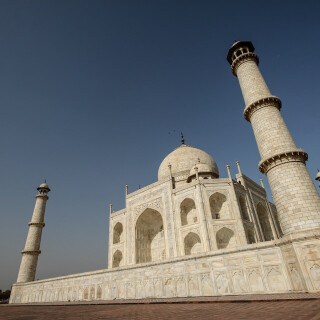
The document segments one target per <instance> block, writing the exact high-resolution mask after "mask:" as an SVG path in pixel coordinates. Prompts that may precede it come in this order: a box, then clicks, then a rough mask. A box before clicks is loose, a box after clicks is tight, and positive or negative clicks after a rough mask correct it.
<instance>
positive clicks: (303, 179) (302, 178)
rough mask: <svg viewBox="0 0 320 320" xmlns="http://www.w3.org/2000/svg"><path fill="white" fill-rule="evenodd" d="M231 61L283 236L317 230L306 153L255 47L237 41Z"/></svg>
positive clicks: (318, 211)
mask: <svg viewBox="0 0 320 320" xmlns="http://www.w3.org/2000/svg"><path fill="white" fill-rule="evenodd" d="M227 60H228V62H229V63H230V65H231V72H232V73H233V74H234V75H235V76H236V77H238V80H239V83H240V87H241V90H242V95H243V98H244V102H245V109H244V118H245V119H246V120H247V121H249V122H250V123H251V125H252V128H253V131H254V135H255V138H256V141H257V145H258V148H259V152H260V156H261V161H260V163H259V170H260V171H261V172H262V173H265V174H266V175H267V177H268V181H269V184H270V188H271V192H272V196H273V200H274V202H275V204H276V207H277V211H278V215H279V220H280V224H281V228H282V231H283V233H284V235H291V236H293V233H296V232H298V233H299V232H301V233H302V234H301V235H303V234H304V235H307V233H308V232H307V230H312V232H310V234H313V233H315V232H319V230H320V197H319V194H318V192H317V190H316V187H315V185H314V184H313V182H312V179H311V177H310V175H309V173H308V171H307V169H306V165H305V162H306V160H307V159H308V155H307V153H306V152H305V151H303V150H302V149H298V148H297V146H296V144H295V143H294V141H293V138H292V136H291V134H290V132H289V130H288V128H287V126H286V124H285V122H284V120H283V118H282V116H281V113H280V108H281V100H280V99H279V98H277V97H275V96H273V95H272V94H271V93H270V90H269V88H268V86H267V84H266V83H265V81H264V79H263V77H262V75H261V73H260V70H259V68H258V64H259V58H258V56H257V55H256V54H255V53H254V46H253V45H252V43H251V42H249V41H237V42H235V43H234V44H233V46H232V47H231V48H230V49H229V52H228V56H227ZM296 236H298V234H296Z"/></svg>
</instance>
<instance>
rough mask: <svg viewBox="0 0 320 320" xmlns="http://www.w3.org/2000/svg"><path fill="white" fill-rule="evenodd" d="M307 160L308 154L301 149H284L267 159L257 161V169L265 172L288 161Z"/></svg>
mask: <svg viewBox="0 0 320 320" xmlns="http://www.w3.org/2000/svg"><path fill="white" fill-rule="evenodd" d="M307 160H308V154H307V153H306V152H305V151H304V150H302V149H297V150H294V151H286V152H282V153H278V154H276V155H274V156H272V157H270V158H268V159H264V160H261V161H260V162H259V170H260V172H262V173H267V172H268V171H269V170H271V169H272V168H274V167H276V166H279V165H281V164H284V163H288V162H303V163H305V162H306V161H307Z"/></svg>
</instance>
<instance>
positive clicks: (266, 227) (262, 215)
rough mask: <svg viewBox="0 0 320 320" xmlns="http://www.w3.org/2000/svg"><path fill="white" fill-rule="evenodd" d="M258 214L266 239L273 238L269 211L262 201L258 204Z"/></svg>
mask: <svg viewBox="0 0 320 320" xmlns="http://www.w3.org/2000/svg"><path fill="white" fill-rule="evenodd" d="M257 214H258V218H259V222H260V226H261V229H262V233H263V236H264V240H265V241H270V240H273V239H274V238H273V234H272V229H271V225H270V221H269V217H268V212H267V210H266V208H265V207H264V205H263V204H261V202H259V203H258V205H257Z"/></svg>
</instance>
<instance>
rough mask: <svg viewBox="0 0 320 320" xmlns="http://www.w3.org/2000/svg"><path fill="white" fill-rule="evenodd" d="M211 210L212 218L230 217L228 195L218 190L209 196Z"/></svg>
mask: <svg viewBox="0 0 320 320" xmlns="http://www.w3.org/2000/svg"><path fill="white" fill-rule="evenodd" d="M209 202H210V210H211V216H212V219H228V218H229V210H228V203H227V197H226V196H225V195H224V194H222V193H220V192H216V193H214V194H213V195H211V197H210V198H209Z"/></svg>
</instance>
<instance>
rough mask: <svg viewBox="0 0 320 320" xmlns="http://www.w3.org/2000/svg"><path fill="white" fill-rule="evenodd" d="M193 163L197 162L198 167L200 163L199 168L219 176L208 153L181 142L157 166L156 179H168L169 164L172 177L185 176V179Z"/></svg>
mask: <svg viewBox="0 0 320 320" xmlns="http://www.w3.org/2000/svg"><path fill="white" fill-rule="evenodd" d="M199 162H200V163H199ZM195 164H197V167H198V168H199V165H200V166H201V168H202V169H201V170H206V171H208V172H210V173H212V175H213V176H214V177H216V178H218V177H219V170H218V167H217V165H216V163H215V161H214V160H213V158H212V157H211V156H210V155H209V154H208V153H206V152H204V151H202V150H200V149H197V148H194V147H191V146H187V145H185V144H182V145H181V146H180V147H178V148H176V149H175V150H174V151H172V152H171V153H170V154H168V155H167V156H166V157H165V158H164V160H163V161H162V163H161V165H160V167H159V171H158V180H164V179H168V177H169V176H170V169H169V165H171V173H172V176H173V177H177V176H185V180H187V178H188V177H189V175H190V170H191V169H192V168H194V166H195Z"/></svg>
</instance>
